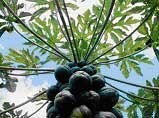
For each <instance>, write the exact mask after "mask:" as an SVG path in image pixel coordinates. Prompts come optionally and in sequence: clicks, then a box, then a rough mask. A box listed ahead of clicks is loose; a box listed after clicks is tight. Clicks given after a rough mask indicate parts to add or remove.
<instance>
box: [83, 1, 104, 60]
mask: <svg viewBox="0 0 159 118" xmlns="http://www.w3.org/2000/svg"><path fill="white" fill-rule="evenodd" d="M105 3H106V0H104V3H103V6H102V9H101V11H100V15H99V18H98V21H97V24H96V27H95V29H94V32H93V35H92V37H91V41H90V43H89V46H88V48H87V51H86V56H85V57H84V60H86V58H87V55H88V52H89V50H90V47H91V45H92V43H93V39H94V38H95V34H96V31H97V29H98V26H99V22H100V20H101V17H102V13H103V10H104V6H105Z"/></svg>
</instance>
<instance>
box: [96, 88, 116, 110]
mask: <svg viewBox="0 0 159 118" xmlns="http://www.w3.org/2000/svg"><path fill="white" fill-rule="evenodd" d="M98 93H99V95H100V109H101V110H108V109H111V108H112V107H113V106H114V105H115V104H116V103H117V102H118V99H119V93H118V91H116V90H115V89H112V88H107V87H103V88H101V89H100V90H99V92H98Z"/></svg>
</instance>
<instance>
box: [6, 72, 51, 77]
mask: <svg viewBox="0 0 159 118" xmlns="http://www.w3.org/2000/svg"><path fill="white" fill-rule="evenodd" d="M48 73H53V72H50V71H48V72H37V73H30V74H29V73H28V74H25V73H23V74H14V73H7V74H8V75H14V76H30V75H39V74H48Z"/></svg>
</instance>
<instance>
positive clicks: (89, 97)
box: [77, 91, 100, 112]
mask: <svg viewBox="0 0 159 118" xmlns="http://www.w3.org/2000/svg"><path fill="white" fill-rule="evenodd" d="M77 99H78V101H79V103H80V104H84V105H86V106H88V107H89V108H90V109H91V111H92V112H96V111H97V110H98V109H99V105H100V96H99V94H98V93H96V92H95V91H86V92H83V93H81V94H80V95H79V96H78V97H77Z"/></svg>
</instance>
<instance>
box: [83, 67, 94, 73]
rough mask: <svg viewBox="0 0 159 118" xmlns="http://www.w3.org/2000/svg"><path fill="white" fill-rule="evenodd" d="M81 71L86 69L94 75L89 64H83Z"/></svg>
mask: <svg viewBox="0 0 159 118" xmlns="http://www.w3.org/2000/svg"><path fill="white" fill-rule="evenodd" d="M81 71H84V72H86V73H88V74H89V75H93V74H94V73H93V70H92V68H91V67H90V66H89V65H87V66H83V67H82V68H81Z"/></svg>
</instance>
